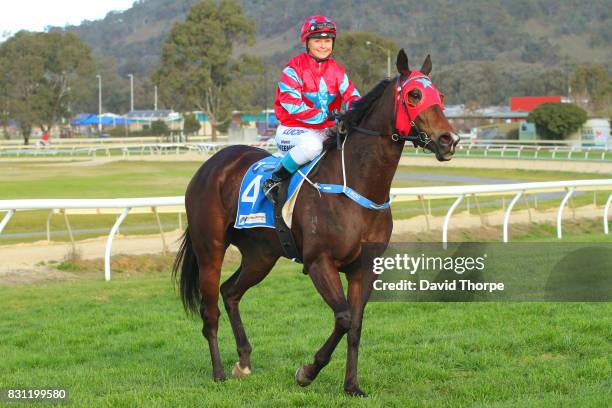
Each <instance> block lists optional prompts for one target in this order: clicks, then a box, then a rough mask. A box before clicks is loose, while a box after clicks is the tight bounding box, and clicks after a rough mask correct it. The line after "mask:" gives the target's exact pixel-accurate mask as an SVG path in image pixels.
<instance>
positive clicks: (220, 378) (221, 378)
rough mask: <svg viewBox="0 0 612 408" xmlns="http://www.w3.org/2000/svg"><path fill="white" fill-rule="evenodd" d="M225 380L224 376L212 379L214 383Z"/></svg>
mask: <svg viewBox="0 0 612 408" xmlns="http://www.w3.org/2000/svg"><path fill="white" fill-rule="evenodd" d="M226 380H227V377H226V376H225V374H224V375H221V376H218V377H217V376H214V377H213V381H214V382H216V383H220V382H224V381H226Z"/></svg>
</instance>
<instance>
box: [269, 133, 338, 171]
mask: <svg viewBox="0 0 612 408" xmlns="http://www.w3.org/2000/svg"><path fill="white" fill-rule="evenodd" d="M327 138H328V136H327V129H308V128H302V127H287V126H283V125H279V126H278V129H276V137H275V138H274V141H275V142H276V145H277V146H278V150H279V151H281V152H282V153H283V155H285V154H287V152H288V153H289V155H290V156H291V158H292V159H293V161H294V162H295V163H296V164H298V165H300V166H301V165H303V164H306V163H308V162H309V161H311V160H313V159H314V158H315V157H317V156H318V155H319V154H321V151H323V142H324V141H325V140H326V139H327Z"/></svg>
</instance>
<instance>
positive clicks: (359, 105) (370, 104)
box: [323, 79, 391, 150]
mask: <svg viewBox="0 0 612 408" xmlns="http://www.w3.org/2000/svg"><path fill="white" fill-rule="evenodd" d="M390 82H391V80H390V79H383V80H382V81H380V82H379V83H378V84H376V86H375V87H374V88H372V90H371V91H370V92H368V93H367V94H366V95H365V96H364V97H362V98H361V99H359V100H357V101H355V102H353V103H352V105H351V110H350V111H348V112H347V113H346V115H345V116H344V119H343V121H344V128H345V129H346V130H347V131H348V132H350V130H351V129H352V128H354V127H355V126H358V125H359V124H360V123H361V122H362V121H363V120H364V119H365V118H367V117H368V116H369V114H370V113H371V112H372V110H373V109H374V107H375V106H376V102H377V101H378V100H379V99H380V98H381V97H382V95H383V93H384V92H385V89H387V86H388V85H389V83H390ZM344 137H345V135H342V137H341V140H340V142H342V140H343V139H344ZM335 147H337V138H336V137H330V138H329V139H327V140H326V141H325V142H324V143H323V150H331V149H333V148H335Z"/></svg>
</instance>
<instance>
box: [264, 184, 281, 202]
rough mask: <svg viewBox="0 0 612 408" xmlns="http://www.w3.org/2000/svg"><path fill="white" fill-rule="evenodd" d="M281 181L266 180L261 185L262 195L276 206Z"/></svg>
mask: <svg viewBox="0 0 612 408" xmlns="http://www.w3.org/2000/svg"><path fill="white" fill-rule="evenodd" d="M282 182H283V181H282V180H281V181H274V180H272V179H267V180H266V181H264V183H263V192H264V195H265V196H266V197H267V198H268V200H270V201H271V202H272V203H273V204H276V202H277V201H278V189H279V187H280V184H281V183H282Z"/></svg>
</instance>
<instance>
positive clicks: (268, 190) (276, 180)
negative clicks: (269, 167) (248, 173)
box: [263, 163, 291, 204]
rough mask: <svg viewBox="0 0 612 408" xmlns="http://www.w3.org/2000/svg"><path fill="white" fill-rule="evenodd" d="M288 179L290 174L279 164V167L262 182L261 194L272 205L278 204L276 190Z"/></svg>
mask: <svg viewBox="0 0 612 408" xmlns="http://www.w3.org/2000/svg"><path fill="white" fill-rule="evenodd" d="M290 177H291V173H290V172H289V170H287V169H286V168H285V166H283V165H282V163H279V165H278V166H277V167H276V168H275V169H274V172H273V173H272V176H271V177H270V178H269V179H267V180H266V181H264V184H263V192H264V194H265V195H266V197H268V199H269V200H270V201H272V202H273V203H274V204H276V203H277V202H278V189H279V186H280V184H281V183H282V182H283V181H285V180H287V179H288V178H290Z"/></svg>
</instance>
